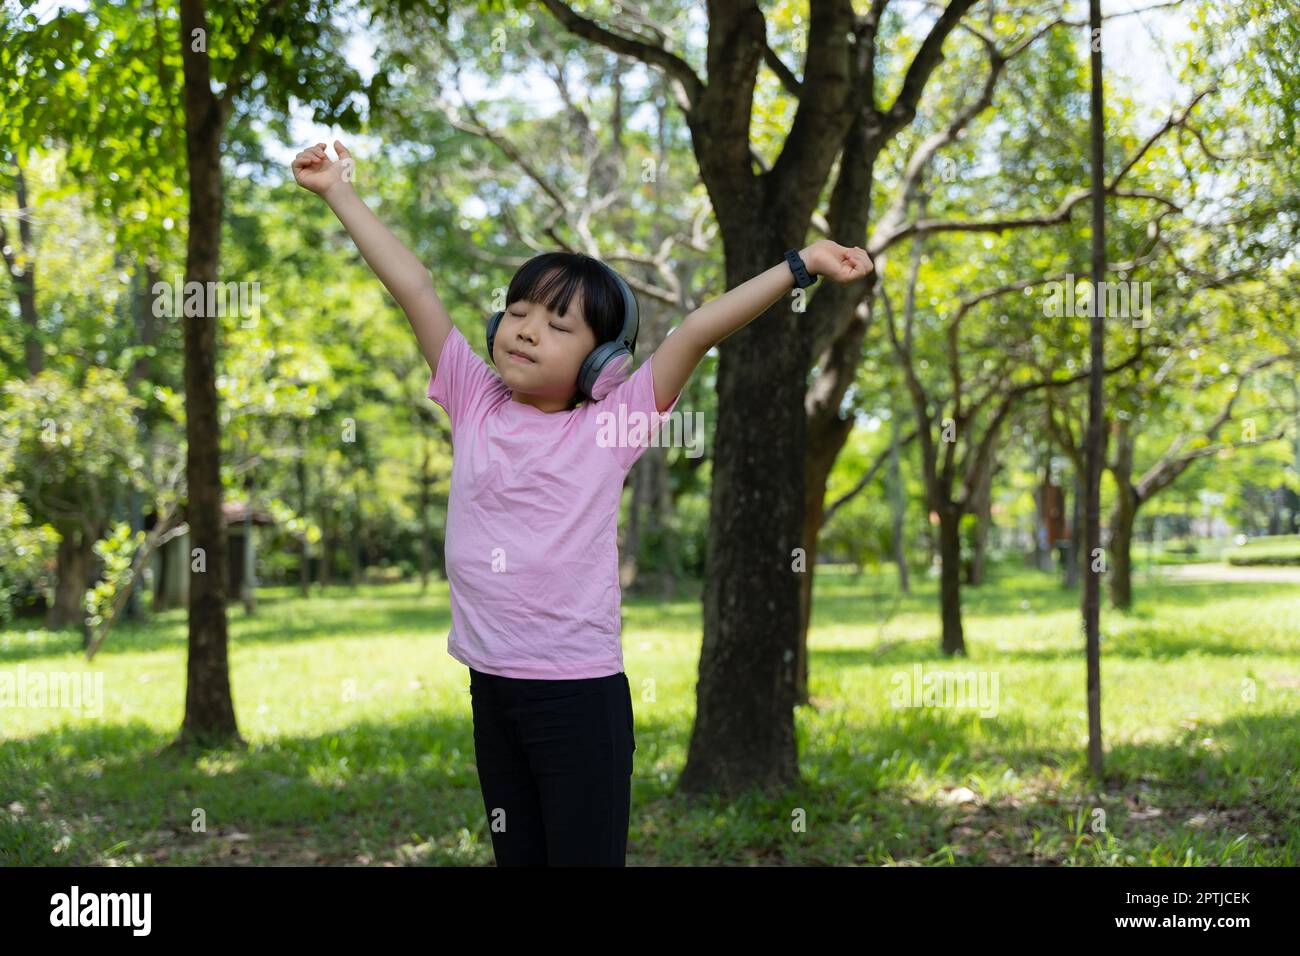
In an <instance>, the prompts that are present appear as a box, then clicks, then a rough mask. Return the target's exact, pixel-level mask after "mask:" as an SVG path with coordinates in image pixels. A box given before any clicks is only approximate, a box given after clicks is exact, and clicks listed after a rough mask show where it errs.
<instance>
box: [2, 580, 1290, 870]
mask: <svg viewBox="0 0 1300 956" xmlns="http://www.w3.org/2000/svg"><path fill="white" fill-rule="evenodd" d="M1135 584H1136V588H1137V596H1138V601H1137V605H1136V607H1135V609H1134V610H1133V611H1132V612H1131V613H1129V614H1127V615H1118V614H1115V613H1113V612H1110V611H1106V612H1105V613H1104V615H1103V630H1104V639H1103V643H1102V650H1103V659H1102V705H1103V715H1104V727H1105V741H1106V748H1107V754H1106V771H1107V773H1106V779H1105V780H1104V781H1102V782H1101V784H1100V785H1094V784H1093V783H1092V782H1091V781H1090V779H1089V777H1088V775H1087V772H1086V760H1085V756H1084V746H1085V736H1086V732H1087V721H1086V717H1085V713H1084V693H1085V685H1084V678H1085V675H1084V663H1083V656H1082V640H1081V638H1080V636H1079V630H1078V613H1077V595H1075V594H1072V593H1069V592H1065V591H1062V590H1061V589H1060V588H1059V587H1058V586H1057V585H1056V584H1055V583H1054V581H1053V580H1052V579H1051V578H1050V577H1048V576H1045V575H1039V574H1036V573H1033V572H1021V571H1001V572H999V575H998V576H997V577H996V578H995V580H993V581H992V582H991V583H990V584H988V585H986V586H984V587H982V588H979V589H967V590H966V592H965V597H966V602H965V606H966V640H967V645H968V648H969V652H970V657H969V659H967V660H965V661H960V660H959V661H950V660H948V659H946V658H943V657H942V656H941V655H940V654H939V653H938V650H937V648H938V614H937V608H936V604H935V591H936V584H935V582H934V581H933V580H932V579H926V578H920V579H919V580H918V581H917V582H916V587H915V593H913V594H912V595H908V596H900V595H898V594H897V593H896V589H895V588H894V586H893V579H892V577H890V576H889V575H888V573H887V572H881V573H880V574H876V575H872V574H868V575H865V576H863V577H861V578H854V577H853V576H852V575H850V574H847V573H843V572H841V571H839V570H838V569H823V570H822V571H821V572H820V573H819V575H818V584H817V595H816V606H815V611H814V614H815V617H814V630H813V635H812V641H811V657H810V671H811V688H810V689H811V697H812V701H811V705H810V706H807V707H802V708H800V709H799V710H798V712H797V718H796V719H797V733H798V743H799V753H800V766H801V770H802V781H801V782H800V783H799V784H798V785H796V786H795V787H793V788H792V789H791V790H790V791H789V792H788V793H785V794H782V795H779V796H773V797H764V796H760V795H750V796H746V797H744V798H741V799H738V800H702V801H696V800H691V801H688V800H685V799H684V798H682V797H680V796H677V795H674V792H673V790H674V785H675V782H676V779H677V777H678V775H679V774H680V772H681V769H682V765H683V761H684V760H685V754H686V749H687V746H688V744H689V742H690V733H691V726H692V718H693V715H694V707H695V699H694V686H695V681H696V668H697V665H698V660H699V649H700V607H699V602H698V598H697V597H689V598H683V599H682V600H679V601H676V602H673V603H668V604H664V603H663V602H661V601H659V600H657V599H651V598H644V599H633V600H628V601H626V602H625V611H626V630H625V633H624V639H623V640H624V649H625V659H626V664H627V671H628V676H629V680H630V682H631V684H632V688H633V703H634V709H635V711H636V738H637V745H638V749H637V754H636V772H635V776H634V781H633V802H632V821H631V833H630V837H629V847H628V862H629V864H630V865H637V864H651V865H661V864H677V865H707V864H773V863H776V864H785V865H824V864H834V865H852V864H868V865H878V864H928V865H935V864H938V865H944V864H959V865H960V864H988V863H1011V864H1066V865H1148V864H1158V865H1171V864H1172V865H1181V864H1190V865H1225V864H1226V865H1251V864H1269V865H1295V864H1296V863H1297V855H1298V854H1297V850H1296V847H1297V845H1300V840H1298V837H1300V794H1298V791H1300V787H1297V769H1296V768H1297V765H1298V764H1300V721H1298V720H1297V712H1298V711H1300V626H1298V625H1297V620H1298V619H1300V587H1297V586H1295V585H1284V584H1236V583H1233V584H1202V583H1192V582H1186V583H1173V582H1167V583H1162V582H1160V581H1159V580H1158V579H1152V580H1150V581H1148V580H1146V578H1145V576H1143V575H1139V577H1138V579H1137V581H1136V582H1135ZM447 627H448V610H447V595H446V589H445V585H438V586H431V587H430V591H429V594H428V595H426V596H421V595H420V594H419V591H418V587H416V586H415V585H412V584H398V585H388V586H372V587H366V588H363V589H361V590H360V591H358V592H353V591H350V590H348V589H347V588H343V587H340V588H336V589H332V590H330V591H329V592H328V593H327V594H326V595H325V596H324V597H316V598H313V599H312V600H310V601H303V600H300V599H299V598H297V597H295V596H293V594H292V592H291V591H274V592H270V591H268V592H264V593H263V594H262V596H261V602H260V605H259V608H258V612H257V615H256V616H255V617H254V618H252V619H249V618H246V617H245V616H244V614H243V611H242V610H241V609H240V608H239V607H238V606H237V605H234V606H232V607H231V611H230V631H231V650H230V659H231V680H232V686H233V688H234V701H235V707H236V712H237V716H238V721H239V726H240V730H241V732H242V734H243V735H244V737H245V738H246V739H247V740H248V741H249V743H250V747H249V749H247V750H244V751H241V750H224V751H214V752H209V753H208V754H206V755H204V756H201V757H184V756H179V755H175V754H173V753H171V752H166V753H164V752H163V748H164V747H165V746H166V745H167V744H168V743H169V742H170V741H171V740H172V739H173V738H174V737H175V735H176V732H177V730H178V728H179V726H180V721H181V717H182V712H183V703H184V688H185V620H184V615H183V613H182V612H170V613H167V614H164V615H160V616H158V617H157V618H155V619H153V620H151V621H149V622H148V623H145V624H141V625H131V626H122V627H120V628H119V629H118V630H116V631H115V632H114V633H113V635H112V636H111V637H110V639H109V642H108V644H107V645H106V646H105V648H104V650H103V651H102V652H101V654H100V655H99V656H98V657H97V658H96V659H95V660H94V661H93V662H91V664H90V665H89V667H87V664H86V662H85V660H84V658H83V657H82V656H81V655H80V654H79V652H78V646H79V645H78V637H77V635H75V634H73V633H71V632H63V633H53V634H52V633H48V632H45V631H40V630H30V631H29V630H24V629H23V628H22V627H21V626H20V627H18V628H12V629H10V630H8V631H0V670H3V671H9V672H13V671H15V670H16V668H17V667H18V666H19V665H23V666H24V667H25V668H26V669H27V671H29V672H31V671H37V670H43V671H51V670H57V671H85V670H90V671H91V672H92V673H93V674H94V673H97V674H102V677H103V690H104V700H103V707H102V712H101V713H99V714H98V715H86V714H77V713H75V712H72V711H69V710H66V709H62V710H60V709H53V708H39V707H27V708H12V707H9V708H0V733H2V734H3V737H4V743H3V745H2V746H0V787H2V790H0V863H7V864H39V865H46V864H61V863H73V864H108V865H152V864H249V863H253V864H268V863H328V864H340V863H344V864H347V863H363V864H364V863H373V864H381V863H396V864H416V865H443V864H471V865H485V864H489V863H491V860H492V853H491V841H490V839H489V836H488V833H487V832H486V828H485V826H484V823H483V806H482V802H481V797H480V795H479V790H478V781H477V777H476V772H475V767H474V746H473V736H472V727H471V723H470V709H469V695H468V676H467V673H466V671H465V668H464V667H463V666H462V665H460V664H458V663H457V662H456V661H454V660H453V659H452V658H450V657H449V656H448V655H447V653H446V647H445V640H444V638H445V634H446V631H447ZM918 663H919V664H921V665H922V666H923V667H924V669H925V670H926V672H931V671H934V670H941V669H943V670H947V669H951V670H962V671H976V672H983V673H985V674H986V675H987V676H988V677H989V679H992V678H993V677H994V676H996V678H997V681H998V685H997V686H998V699H997V703H998V707H997V712H996V715H995V716H990V717H981V716H979V715H978V713H976V712H975V711H974V710H971V709H963V708H959V707H946V708H935V707H922V708H893V707H891V705H890V698H891V692H892V690H893V688H894V686H895V683H894V680H895V677H896V675H903V676H909V675H911V673H912V668H913V666H914V665H915V664H918ZM1099 811H1100V812H1099ZM200 814H202V818H203V819H204V821H205V824H206V829H205V830H202V831H199V832H196V829H197V828H196V827H195V826H194V825H193V821H195V820H196V818H198V817H199V815H200ZM1103 814H1104V829H1098V830H1094V822H1096V823H1101V822H1102V821H1103V816H1102V815H1103ZM797 819H802V820H804V821H806V822H805V824H804V826H803V828H802V829H800V828H796V827H794V826H792V821H794V820H797Z"/></svg>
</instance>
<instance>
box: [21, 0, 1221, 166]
mask: <svg viewBox="0 0 1300 956" xmlns="http://www.w3.org/2000/svg"><path fill="white" fill-rule="evenodd" d="M1162 2H1164V0H1102V12H1103V13H1104V14H1106V15H1116V14H1126V15H1123V16H1115V17H1114V18H1113V19H1110V20H1108V21H1106V25H1105V27H1104V32H1103V38H1104V42H1105V49H1104V53H1103V55H1104V61H1103V62H1104V66H1105V69H1106V71H1107V73H1108V74H1109V75H1110V76H1111V78H1112V82H1113V81H1114V78H1115V77H1122V78H1123V79H1124V80H1125V81H1127V82H1126V85H1127V87H1128V91H1129V93H1130V95H1131V96H1133V97H1134V99H1135V100H1136V101H1137V102H1138V103H1139V104H1142V105H1145V106H1147V107H1149V109H1150V111H1151V113H1152V115H1151V117H1149V118H1148V120H1147V123H1148V124H1149V125H1151V126H1154V125H1155V124H1156V123H1158V122H1160V121H1161V120H1162V119H1163V117H1164V116H1165V115H1167V114H1168V112H1169V111H1170V109H1171V108H1173V107H1174V106H1175V105H1176V104H1177V103H1178V102H1179V100H1180V99H1182V98H1183V97H1184V96H1185V93H1184V92H1183V91H1180V90H1179V88H1178V84H1177V82H1176V81H1175V79H1174V69H1173V66H1172V63H1171V61H1170V59H1169V57H1168V56H1167V54H1166V53H1165V52H1164V50H1162V47H1165V46H1168V45H1169V44H1171V43H1172V42H1176V41H1181V40H1185V39H1186V38H1187V37H1188V36H1190V35H1191V34H1190V30H1189V28H1188V26H1187V23H1186V18H1185V15H1184V14H1181V13H1180V12H1179V11H1178V10H1176V9H1175V10H1168V9H1146V8H1149V7H1153V6H1158V5H1159V4H1160V3H1162ZM1225 2H1228V0H1225ZM895 3H896V4H897V5H898V6H899V8H900V9H907V8H909V7H910V8H911V9H912V10H914V11H916V13H917V14H918V15H921V14H922V12H923V7H922V5H921V4H920V3H919V2H917V0H895ZM859 5H860V4H859ZM60 6H62V7H64V8H68V9H85V7H86V2H85V0H71V2H67V0H65V2H63V3H58V2H53V0H43V2H38V3H35V4H34V5H33V7H32V10H31V12H34V13H36V15H37V16H38V17H40V18H41V19H42V20H46V19H49V18H50V17H52V16H54V15H55V14H56V12H57V10H58V9H59V7H60ZM578 6H579V8H581V7H582V6H583V4H581V3H579V4H578ZM697 9H698V11H699V12H697V13H694V14H689V15H688V16H689V19H690V21H691V25H690V27H689V29H690V30H691V31H692V32H691V36H692V48H694V49H698V48H699V47H700V46H702V44H703V36H702V31H703V29H704V28H705V19H704V13H703V10H704V7H703V4H702V3H701V4H700V5H699V7H698V8H697ZM1069 9H1070V16H1071V18H1072V19H1078V20H1085V19H1086V18H1087V3H1086V2H1085V0H1071V2H1070V5H1069ZM1133 11H1137V12H1133ZM532 15H533V16H534V17H545V16H549V14H547V13H545V12H544V11H542V10H540V9H538V10H535V11H534V12H533V13H532ZM925 15H926V16H929V17H932V16H933V14H932V13H925ZM351 33H352V36H351V39H350V41H349V44H348V47H347V51H346V59H347V61H348V62H349V63H350V64H351V65H352V66H353V67H354V68H355V69H356V70H357V71H358V72H359V73H360V74H361V75H362V77H363V78H366V79H369V77H370V76H371V75H372V74H373V73H374V54H375V46H374V43H373V41H372V39H371V38H370V37H369V36H368V35H367V34H366V33H365V31H364V29H363V28H361V27H358V28H357V29H355V30H352V31H351ZM1085 40H1086V34H1085V33H1084V32H1083V31H1080V35H1079V42H1080V43H1083V42H1085ZM463 77H464V80H465V94H466V95H467V96H468V97H470V99H471V100H472V101H474V100H478V99H480V98H484V97H488V96H490V97H491V98H494V99H495V98H500V97H510V98H512V99H514V100H516V101H519V102H531V103H535V104H536V107H537V109H538V112H539V113H542V114H546V113H550V112H553V111H554V110H556V109H558V108H559V107H560V103H559V101H558V97H556V96H555V94H554V87H553V85H552V84H551V83H550V81H549V80H547V79H546V77H545V76H544V74H542V73H541V71H540V70H538V71H535V72H531V73H527V74H523V75H519V76H515V77H512V78H506V79H505V80H504V81H502V80H500V79H497V80H494V81H493V82H492V84H491V88H490V89H489V88H487V85H486V84H485V83H484V81H483V80H482V79H480V78H478V77H476V76H475V75H474V74H472V73H469V74H463ZM921 108H922V109H924V108H925V106H924V100H922V107H921ZM290 129H291V134H292V136H291V138H292V140H293V141H292V142H291V143H284V144H275V143H271V144H268V147H267V152H268V155H269V156H270V157H271V158H272V159H274V160H278V161H281V162H283V164H284V165H285V167H286V169H287V167H288V165H289V163H290V162H291V161H292V159H293V157H294V155H295V154H296V153H297V152H298V151H299V150H300V149H302V148H304V147H305V146H307V145H309V144H312V143H315V142H322V141H323V142H326V143H329V144H331V148H332V143H333V140H334V138H335V137H336V136H338V135H339V134H340V131H339V130H337V129H327V128H325V127H322V126H321V125H320V124H317V123H315V122H313V121H312V119H311V116H310V114H309V112H308V111H307V110H305V109H301V108H300V109H298V110H296V111H295V115H294V117H293V119H292V121H291V124H290ZM345 142H348V143H349V145H350V146H351V145H355V146H357V147H359V148H360V152H359V153H358V155H364V152H365V150H366V149H367V148H368V147H372V146H377V145H378V144H377V143H374V142H373V141H368V140H367V138H365V137H356V136H353V137H350V140H348V141H345Z"/></svg>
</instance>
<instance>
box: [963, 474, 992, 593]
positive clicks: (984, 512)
mask: <svg viewBox="0 0 1300 956" xmlns="http://www.w3.org/2000/svg"><path fill="white" fill-rule="evenodd" d="M993 471H994V469H993V457H992V456H991V455H990V456H989V457H988V458H986V459H985V460H984V467H983V468H981V469H980V472H979V474H978V475H977V476H976V479H975V482H976V483H975V488H974V494H973V495H972V498H971V513H972V514H973V515H974V516H975V524H974V526H973V527H972V528H971V534H970V549H971V558H970V564H969V565H968V566H967V574H966V583H967V584H969V585H970V586H971V587H979V586H980V585H981V584H983V583H984V565H985V554H986V552H987V550H988V540H989V526H990V525H991V524H992V523H993Z"/></svg>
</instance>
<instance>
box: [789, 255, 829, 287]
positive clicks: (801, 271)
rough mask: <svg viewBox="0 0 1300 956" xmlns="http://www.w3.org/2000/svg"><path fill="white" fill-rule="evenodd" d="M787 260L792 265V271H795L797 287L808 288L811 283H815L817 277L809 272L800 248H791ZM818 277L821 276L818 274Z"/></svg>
mask: <svg viewBox="0 0 1300 956" xmlns="http://www.w3.org/2000/svg"><path fill="white" fill-rule="evenodd" d="M785 261H786V262H787V263H789V265H790V271H791V272H793V273H794V285H795V288H796V289H806V288H808V287H809V286H810V285H815V284H816V283H817V279H814V278H813V277H812V276H810V275H809V274H808V267H807V266H806V265H804V261H803V256H801V255H799V250H798V249H791V250H790V251H789V252H787V253H786V254H785ZM817 278H818V279H820V278H821V277H820V276H818V277H817Z"/></svg>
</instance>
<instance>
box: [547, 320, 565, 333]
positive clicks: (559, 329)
mask: <svg viewBox="0 0 1300 956" xmlns="http://www.w3.org/2000/svg"><path fill="white" fill-rule="evenodd" d="M551 328H553V329H555V331H557V332H568V331H569V330H568V329H563V328H560V326H558V325H556V324H555V323H554V322H552V323H551Z"/></svg>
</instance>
